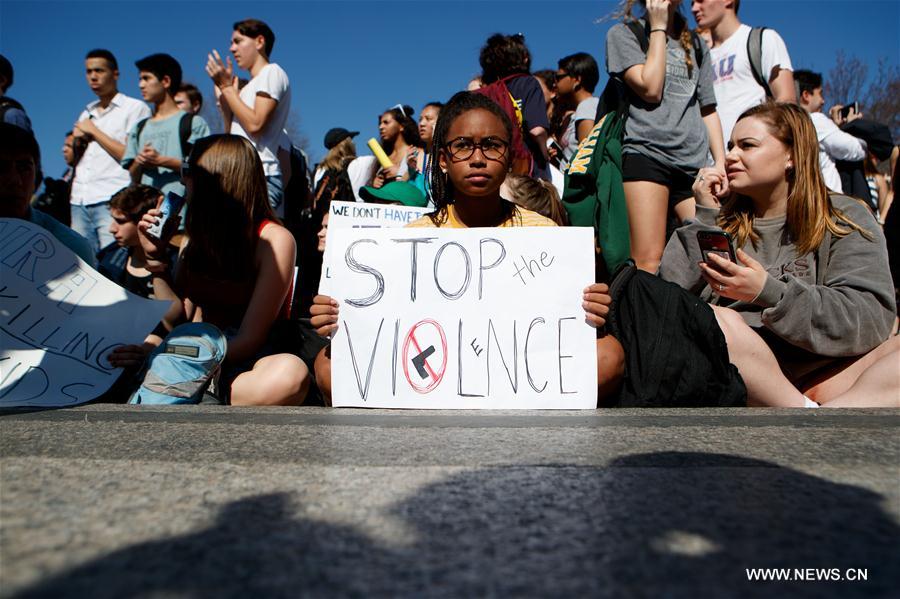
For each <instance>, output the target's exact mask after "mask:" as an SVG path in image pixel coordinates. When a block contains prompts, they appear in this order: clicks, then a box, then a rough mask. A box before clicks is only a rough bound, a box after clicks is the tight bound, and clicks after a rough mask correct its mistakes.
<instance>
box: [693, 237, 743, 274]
mask: <svg viewBox="0 0 900 599" xmlns="http://www.w3.org/2000/svg"><path fill="white" fill-rule="evenodd" d="M697 243H699V244H700V254H701V255H702V256H703V261H704V262H706V263H707V264H709V265H710V266H712V263H711V262H710V261H709V255H710V254H715V255H717V256H719V257H721V258H725V259H726V260H731V261H732V262H734V263H735V264H737V256H736V255H735V252H734V244H733V243H732V241H731V235H729V234H728V233H725V232H724V231H697Z"/></svg>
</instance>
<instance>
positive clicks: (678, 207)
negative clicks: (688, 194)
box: [672, 198, 697, 225]
mask: <svg viewBox="0 0 900 599" xmlns="http://www.w3.org/2000/svg"><path fill="white" fill-rule="evenodd" d="M672 210H673V211H674V212H675V216H676V217H678V224H679V225H680V224H681V223H683V222H684V221H686V220H688V219H694V218H695V217H696V216H697V201H696V200H694V198H686V199H684V200H681V201H680V202H678V203H677V204H675V206H674V207H673V208H672Z"/></svg>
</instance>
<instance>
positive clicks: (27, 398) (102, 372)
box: [0, 218, 170, 407]
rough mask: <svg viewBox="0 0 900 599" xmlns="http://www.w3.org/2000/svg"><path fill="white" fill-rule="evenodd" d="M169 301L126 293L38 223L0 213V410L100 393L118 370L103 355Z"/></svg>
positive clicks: (65, 402)
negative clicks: (1, 408) (147, 298)
mask: <svg viewBox="0 0 900 599" xmlns="http://www.w3.org/2000/svg"><path fill="white" fill-rule="evenodd" d="M169 305H170V302H161V301H152V300H146V299H143V298H140V297H137V296H135V295H132V294H131V293H128V292H126V291H125V290H124V289H122V288H121V287H119V286H118V285H116V284H115V283H113V282H111V281H109V280H107V279H106V278H104V277H103V275H101V274H100V273H98V272H97V271H95V270H94V269H92V268H91V267H90V266H88V265H87V264H85V263H84V261H82V260H81V259H80V258H78V256H76V255H75V254H74V253H73V252H72V251H71V250H69V248H67V247H66V246H64V245H63V244H61V243H60V242H59V241H57V239H56V238H55V237H53V235H51V234H50V233H48V232H47V231H46V230H44V229H42V228H41V227H39V226H37V225H34V224H32V223H30V222H28V221H24V220H19V219H11V218H0V407H11V406H43V407H60V406H71V405H76V404H79V403H84V402H86V401H89V400H91V399H94V398H96V397H98V396H100V395H101V394H102V393H103V392H105V391H106V390H107V389H109V387H110V386H111V385H112V384H113V383H114V382H115V381H116V379H117V378H118V376H119V374H120V373H121V368H113V367H112V366H110V364H109V362H108V361H107V356H108V355H109V353H110V352H111V351H112V350H113V349H114V348H116V347H118V346H120V345H127V344H132V343H135V344H139V343H141V342H143V340H144V338H145V337H146V336H147V334H148V333H149V332H150V331H151V330H153V327H154V326H156V323H157V322H159V320H160V318H162V315H163V314H164V313H165V311H166V310H167V309H168V307H169Z"/></svg>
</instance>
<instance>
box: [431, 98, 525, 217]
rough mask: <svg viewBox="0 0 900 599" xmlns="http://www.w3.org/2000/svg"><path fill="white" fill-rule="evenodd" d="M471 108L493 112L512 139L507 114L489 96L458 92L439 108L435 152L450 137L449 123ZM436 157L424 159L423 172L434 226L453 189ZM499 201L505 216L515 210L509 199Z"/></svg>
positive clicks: (450, 201) (445, 212)
mask: <svg viewBox="0 0 900 599" xmlns="http://www.w3.org/2000/svg"><path fill="white" fill-rule="evenodd" d="M472 110H486V111H488V112H490V113H491V114H493V115H495V116H496V117H497V118H498V119H500V122H501V123H503V129H504V130H505V131H506V137H507V139H512V123H511V122H510V120H509V117H508V116H506V113H505V112H503V109H502V108H500V107H499V106H498V105H497V104H496V103H495V102H494V101H493V100H491V99H490V98H488V97H487V96H483V95H481V94H476V93H472V92H459V93H457V94H456V95H454V96H453V97H452V98H450V101H449V102H447V103H446V104H445V105H444V107H443V108H442V109H441V114H440V115H439V116H438V120H437V123H436V124H435V126H434V137H433V138H432V144H433V146H432V147H433V148H434V151H435V152H444V151H445V147H446V145H447V143H448V142H449V141H450V140H448V139H447V133H448V132H449V131H450V126H451V125H453V122H454V121H456V119H457V118H459V117H460V116H462V115H464V114H465V113H467V112H469V111H472ZM436 158H437V156H435V160H432V161H430V162H429V163H428V172H427V173H426V176H427V177H428V182H429V184H430V186H431V197H432V200H433V201H434V206H435V210H434V212H432V213H430V214H429V215H428V216H429V217H430V218H431V222H433V223H434V224H435V225H437V226H441V225H442V224H444V223H445V222H447V217H448V213H447V207H448V206H450V205H451V204H453V202H454V198H453V195H454V192H453V184H452V183H451V182H450V181H449V180H448V179H447V175H446V174H445V173H444V172H443V171H442V170H441V166H440V161H439V160H437V159H436ZM509 158H510V156H509V154H507V155H506V157H505V158H504V161H505V162H506V163H507V167H508V166H509ZM503 204H504V208H505V209H506V210H509V214H507V215H505V216H512V215H513V214H517V211H516V209H515V205H514V204H511V203H509V202H504V203H503Z"/></svg>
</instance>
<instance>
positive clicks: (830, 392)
mask: <svg viewBox="0 0 900 599" xmlns="http://www.w3.org/2000/svg"><path fill="white" fill-rule="evenodd" d="M729 145H730V150H729V152H728V154H727V156H726V176H727V183H728V188H729V190H730V192H729V195H728V196H727V197H725V198H723V202H722V204H721V205H720V203H719V201H718V199H717V197H716V195H715V193H714V190H716V189H718V188H720V187H722V186H723V185H722V184H723V180H722V179H723V178H722V175H721V173H719V172H718V171H717V169H714V168H706V169H701V170H700V172H699V174H698V176H697V178H696V180H695V183H694V186H693V190H694V197H695V199H696V201H697V219H696V220H695V221H693V222H691V223H689V224H687V225H686V226H684V227H681V228H680V229H678V231H677V232H676V234H675V235H674V236H673V237H672V239H671V240H670V241H669V244H668V246H667V247H666V251H665V253H664V255H663V258H662V263H661V265H660V271H659V274H660V275H661V276H662V277H663V278H665V279H667V280H669V281H673V282H676V283H678V284H679V285H681V286H682V287H684V288H685V289H688V290H690V291H693V292H695V293H697V294H699V295H700V296H701V297H702V298H704V299H706V300H707V301H709V302H710V303H711V304H712V305H713V307H714V310H715V311H716V316H717V319H718V320H719V323H720V325H721V327H722V330H723V332H724V333H725V337H726V340H727V342H728V351H729V355H731V354H732V352H739V353H742V354H744V355H745V356H746V355H754V356H756V357H755V358H754V359H753V360H751V361H750V362H749V363H745V365H743V366H742V365H741V364H739V362H738V360H735V359H732V360H731V361H732V362H733V363H735V364H738V365H739V368H740V370H741V375H742V376H743V377H744V380H745V382H746V384H747V387H748V392H750V396H751V398H752V396H753V393H752V386H753V385H781V386H783V388H784V398H785V405H802V404H803V403H806V404H807V405H809V404H811V402H812V400H814V401H815V402H816V403H818V404H822V405H825V406H834V407H837V406H865V405H869V406H898V405H900V401H898V398H900V371H898V369H897V362H898V360H900V337H897V336H891V333H892V331H894V330H895V320H896V305H895V298H894V286H893V283H892V281H891V275H890V270H889V268H888V260H887V250H886V246H885V241H884V235H883V234H882V232H881V228H880V227H879V226H878V224H877V223H876V222H875V219H874V218H873V216H872V214H871V212H870V211H869V210H868V209H867V208H866V206H865V205H864V204H862V203H861V202H860V201H858V200H855V199H853V198H850V197H847V196H842V195H837V194H830V193H829V191H828V189H827V188H826V186H825V183H824V182H823V180H822V175H821V171H820V169H819V161H818V144H817V141H816V132H815V128H814V126H813V124H812V121H811V120H810V118H809V116H808V115H807V114H806V113H805V112H804V111H803V110H802V109H801V108H798V107H797V106H795V105H793V104H785V103H777V104H776V103H767V104H762V105H760V106H756V107H754V108H751V109H750V110H747V111H746V112H744V114H742V115H741V116H740V117H739V119H738V121H737V124H736V125H735V127H734V130H733V132H732V137H731V143H730V144H729ZM698 232H700V233H703V232H707V233H708V232H713V233H715V232H719V233H722V232H724V233H727V234H728V235H729V236H730V237H731V239H732V240H733V242H734V248H735V250H734V255H735V257H736V259H737V261H736V262H732V261H731V260H728V259H725V258H723V257H722V256H721V255H720V254H719V253H718V252H708V253H704V252H702V250H701V246H700V243H699V242H698ZM704 256H705V257H704ZM779 367H780V370H779ZM782 371H783V372H784V374H785V375H786V376H787V379H788V380H789V381H790V382H791V383H792V384H793V385H786V384H785V383H784V381H783V379H782V378H781V372H782ZM795 387H796V388H795ZM801 392H802V393H803V394H805V396H806V397H803V396H802V395H800V393H801Z"/></svg>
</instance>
